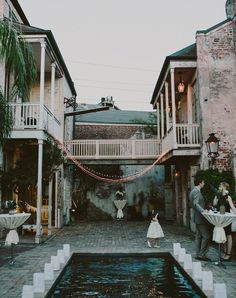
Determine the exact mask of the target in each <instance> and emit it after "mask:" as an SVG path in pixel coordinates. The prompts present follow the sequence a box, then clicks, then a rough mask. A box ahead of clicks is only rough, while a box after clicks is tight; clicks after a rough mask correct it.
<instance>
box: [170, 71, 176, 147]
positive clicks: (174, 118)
mask: <svg viewBox="0 0 236 298" xmlns="http://www.w3.org/2000/svg"><path fill="white" fill-rule="evenodd" d="M170 77H171V105H172V126H173V142H174V143H173V148H177V142H176V107H175V77H174V68H171V69H170Z"/></svg>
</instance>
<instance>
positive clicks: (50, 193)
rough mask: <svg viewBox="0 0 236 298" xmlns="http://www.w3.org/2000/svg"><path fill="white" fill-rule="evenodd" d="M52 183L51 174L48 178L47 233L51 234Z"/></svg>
mask: <svg viewBox="0 0 236 298" xmlns="http://www.w3.org/2000/svg"><path fill="white" fill-rule="evenodd" d="M52 185H53V176H52V177H51V178H50V180H49V187H48V235H51V234H52V189H53V187H52Z"/></svg>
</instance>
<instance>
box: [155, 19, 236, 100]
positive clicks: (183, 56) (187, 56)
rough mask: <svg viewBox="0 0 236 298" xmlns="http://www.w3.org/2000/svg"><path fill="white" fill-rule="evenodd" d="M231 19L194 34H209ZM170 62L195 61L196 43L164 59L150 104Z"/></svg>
mask: <svg viewBox="0 0 236 298" xmlns="http://www.w3.org/2000/svg"><path fill="white" fill-rule="evenodd" d="M231 21H232V19H230V18H229V19H226V20H224V21H222V22H220V23H218V24H216V25H214V26H212V27H210V28H208V29H206V30H198V31H197V32H196V34H201V33H204V34H207V33H209V32H210V31H212V30H215V29H217V28H219V27H221V26H222V25H224V24H226V23H228V22H231ZM171 60H197V47H196V43H194V44H192V45H190V46H187V47H185V48H183V49H181V50H179V51H177V52H175V53H173V54H171V55H169V56H167V57H166V59H165V61H164V63H163V66H162V69H161V72H160V75H159V77H158V80H157V83H156V86H155V89H154V92H153V95H152V99H151V102H150V103H151V104H153V103H154V101H155V98H156V96H157V93H158V91H159V88H160V86H161V84H162V81H163V78H164V75H165V73H166V70H167V68H168V65H169V62H170V61H171Z"/></svg>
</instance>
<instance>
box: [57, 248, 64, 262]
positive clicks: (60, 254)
mask: <svg viewBox="0 0 236 298" xmlns="http://www.w3.org/2000/svg"><path fill="white" fill-rule="evenodd" d="M57 256H58V260H59V262H60V263H61V264H64V263H65V252H64V250H63V249H58V251H57Z"/></svg>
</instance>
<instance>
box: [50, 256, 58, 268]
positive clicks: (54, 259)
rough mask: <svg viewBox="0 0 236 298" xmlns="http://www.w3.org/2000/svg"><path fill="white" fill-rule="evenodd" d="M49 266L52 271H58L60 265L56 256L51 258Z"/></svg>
mask: <svg viewBox="0 0 236 298" xmlns="http://www.w3.org/2000/svg"><path fill="white" fill-rule="evenodd" d="M51 264H52V268H53V270H59V269H60V263H59V260H58V256H51Z"/></svg>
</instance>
